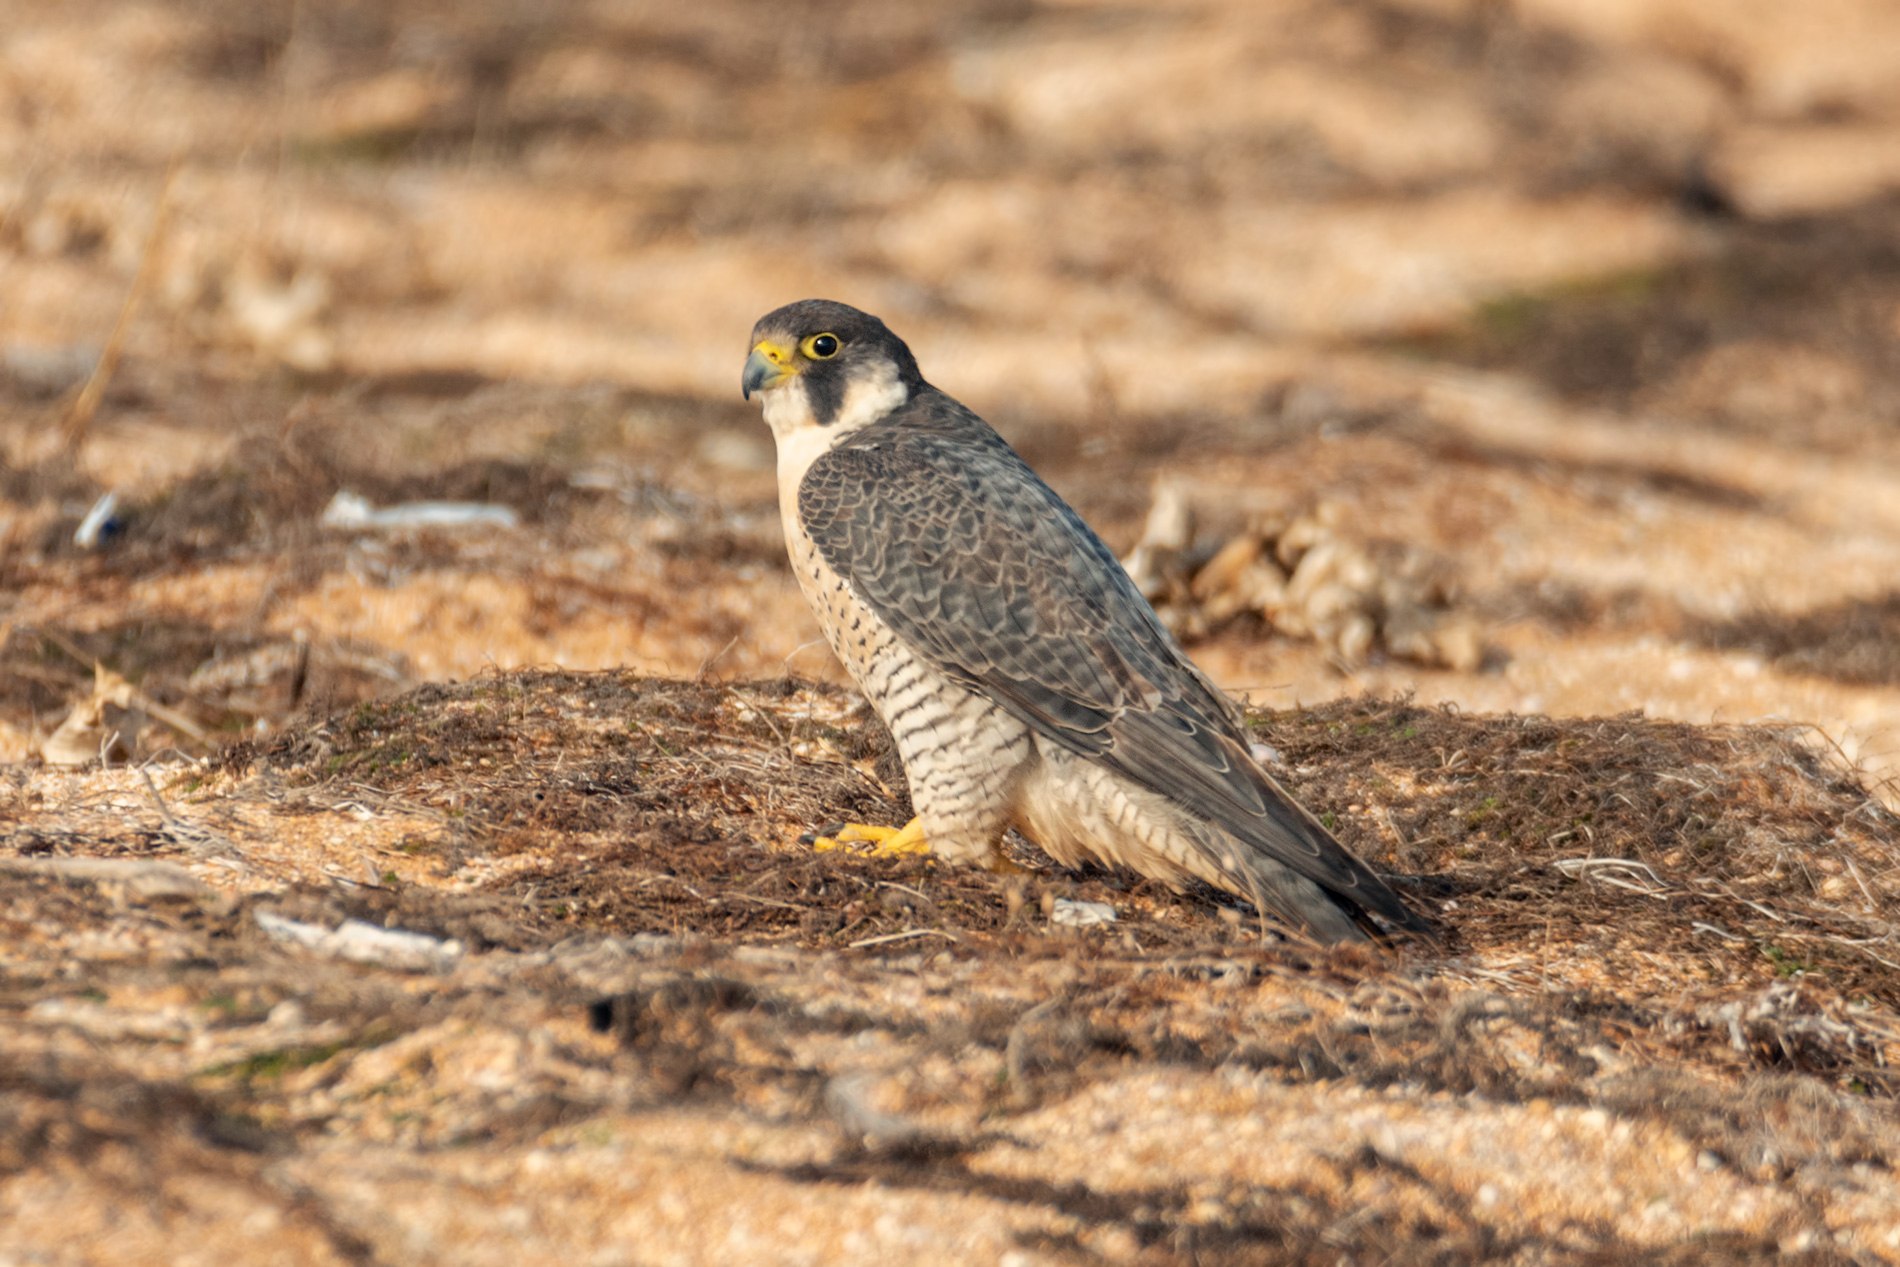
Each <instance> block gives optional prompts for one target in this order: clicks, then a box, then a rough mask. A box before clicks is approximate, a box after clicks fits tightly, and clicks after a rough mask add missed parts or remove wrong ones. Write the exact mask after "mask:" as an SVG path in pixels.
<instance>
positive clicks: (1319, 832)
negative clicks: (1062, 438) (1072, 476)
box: [798, 396, 1427, 929]
mask: <svg viewBox="0 0 1900 1267" xmlns="http://www.w3.org/2000/svg"><path fill="white" fill-rule="evenodd" d="M919 408H928V409H929V410H932V411H934V412H935V413H936V415H937V417H936V418H935V419H934V422H935V423H936V424H938V425H927V426H923V427H911V426H908V425H904V424H903V423H899V424H898V425H892V426H882V427H877V428H869V429H866V431H864V432H861V433H859V435H857V436H854V437H852V438H851V439H849V440H847V441H846V442H845V443H843V444H841V445H839V446H838V447H837V448H834V449H833V450H831V451H830V452H829V453H826V454H825V455H823V456H822V457H820V458H819V459H818V460H817V461H815V462H814V463H813V464H812V466H811V468H810V470H809V471H808V472H807V473H806V476H805V478H804V481H803V482H802V483H801V484H800V486H799V494H798V511H799V516H800V518H801V520H802V521H803V523H804V526H805V528H806V530H807V531H808V532H809V533H810V534H811V537H812V540H813V542H814V543H815V544H816V545H817V548H818V550H819V552H820V553H821V554H822V555H823V556H824V558H825V561H826V562H827V563H829V564H830V565H831V566H832V568H834V569H835V570H836V571H837V572H838V573H839V575H840V576H843V577H845V578H847V579H848V580H849V581H850V583H851V585H852V586H853V587H854V588H855V589H856V590H857V592H858V595H859V597H860V598H861V599H862V600H863V601H864V602H866V603H868V604H870V606H871V607H872V609H873V610H875V611H876V612H877V614H878V616H879V617H880V618H882V619H883V620H884V621H885V622H886V623H887V624H889V625H890V626H891V628H892V629H893V631H894V632H896V633H897V635H898V636H899V637H901V638H903V639H904V640H905V642H907V643H908V644H910V645H911V646H912V647H913V648H914V649H916V650H917V651H918V652H919V653H920V654H922V655H924V656H925V657H927V658H928V659H929V660H930V662H931V663H932V664H933V666H934V667H936V668H937V669H938V670H939V671H941V672H943V673H944V674H946V675H947V676H948V677H950V678H951V679H952V680H954V681H958V682H961V683H963V684H964V685H966V686H969V687H971V688H972V689H975V690H978V691H980V692H981V693H982V694H984V695H985V696H987V697H989V698H991V699H993V700H995V701H996V702H997V703H998V704H999V705H1001V706H1002V707H1003V708H1005V709H1007V710H1009V711H1010V712H1011V713H1012V714H1014V715H1016V716H1017V717H1019V718H1021V719H1022V720H1024V721H1025V722H1027V723H1028V724H1030V725H1031V726H1033V727H1034V728H1035V729H1036V730H1037V732H1038V733H1040V734H1043V735H1045V736H1048V737H1050V738H1052V739H1054V740H1055V741H1057V742H1058V743H1061V744H1062V745H1064V746H1065V747H1067V748H1069V749H1071V750H1072V751H1074V752H1076V753H1079V754H1081V755H1084V756H1087V757H1091V758H1093V759H1095V760H1097V761H1100V762H1101V763H1102V764H1104V765H1106V766H1108V767H1109V768H1111V769H1113V770H1115V771H1116V772H1117V773H1119V774H1121V775H1123V776H1124V777H1126V778H1129V779H1131V780H1133V781H1134V782H1135V783H1137V784H1139V785H1141V786H1143V787H1145V788H1148V789H1150V790H1151V791H1154V792H1156V793H1158V794H1160V795H1162V796H1165V797H1167V798H1169V799H1170V800H1172V801H1174V802H1175V803H1177V804H1179V805H1181V806H1182V807H1183V808H1184V809H1186V810H1188V811H1189V812H1191V813H1193V814H1196V815H1198V816H1200V817H1202V818H1204V819H1206V820H1208V821H1210V822H1213V823H1216V824H1218V825H1219V826H1220V827H1222V828H1224V829H1226V830H1227V831H1228V832H1229V833H1231V834H1232V835H1234V836H1236V837H1238V838H1239V839H1241V840H1242V841H1244V842H1246V843H1247V844H1249V845H1251V846H1253V847H1254V848H1256V849H1258V850H1259V851H1261V852H1262V853H1263V854H1265V855H1266V856H1267V857H1270V858H1272V859H1274V860H1275V861H1277V862H1279V863H1281V864H1282V865H1284V866H1286V867H1288V868H1289V869H1291V870H1293V871H1294V872H1297V873H1298V874H1300V875H1303V876H1305V877H1306V878H1308V879H1309V880H1312V881H1313V882H1314V883H1316V884H1318V885H1320V886H1321V887H1322V888H1325V889H1327V890H1329V891H1331V892H1332V893H1334V894H1335V895H1337V896H1338V897H1339V898H1341V899H1342V900H1344V901H1345V902H1346V903H1347V904H1349V905H1352V906H1356V907H1359V908H1362V909H1365V910H1370V911H1373V912H1376V913H1377V914H1378V915H1380V916H1382V917H1383V918H1385V919H1387V920H1389V921H1391V922H1392V923H1394V924H1396V925H1399V926H1401V927H1405V928H1414V929H1422V928H1425V927H1427V925H1426V924H1425V922H1424V921H1423V920H1421V919H1420V918H1419V917H1418V916H1417V915H1415V914H1414V913H1413V912H1411V911H1410V910H1409V909H1407V908H1406V906H1405V905H1404V903H1402V902H1401V901H1400V900H1399V899H1398V897H1397V895H1396V894H1394V893H1393V892H1392V891H1391V890H1390V889H1389V888H1387V887H1386V885H1385V884H1384V883H1383V882H1381V881H1380V880H1379V879H1378V877H1377V876H1375V875H1373V874H1372V872H1371V871H1370V870H1368V869H1367V868H1366V867H1365V865H1364V864H1363V863H1361V862H1360V861H1359V860H1358V859H1357V858H1354V857H1353V856H1352V855H1351V854H1350V853H1348V852H1347V851H1346V850H1345V849H1344V848H1342V847H1341V846H1340V845H1339V844H1338V842H1336V841H1335V840H1333V839H1332V837H1331V836H1330V835H1329V834H1328V833H1327V832H1326V830H1325V829H1324V828H1323V827H1321V826H1320V825H1319V824H1318V823H1317V822H1315V821H1314V820H1313V819H1312V817H1311V816H1310V815H1309V814H1307V813H1306V812H1305V811H1304V810H1302V809H1301V808H1300V807H1299V806H1298V805H1297V804H1295V803H1294V801H1293V800H1292V798H1291V797H1289V796H1288V795H1287V794H1286V793H1285V792H1284V791H1283V790H1282V789H1281V788H1280V787H1279V785H1278V784H1276V783H1274V781H1273V780H1272V779H1271V778H1269V777H1268V776H1267V774H1266V773H1265V772H1264V771H1262V770H1261V769H1260V768H1259V766H1258V764H1257V763H1256V762H1254V761H1253V759H1252V757H1251V756H1250V754H1249V753H1248V748H1247V743H1246V740H1245V737H1244V736H1243V734H1242V733H1241V731H1240V729H1239V727H1238V725H1237V724H1236V722H1235V720H1234V717H1235V714H1234V712H1233V709H1232V706H1231V704H1229V702H1228V701H1227V700H1226V699H1225V698H1224V697H1223V696H1221V695H1220V693H1219V692H1218V691H1217V690H1215V689H1214V688H1213V687H1212V686H1211V685H1210V684H1209V683H1208V682H1207V680H1206V679H1205V678H1204V677H1203V676H1202V675H1201V674H1200V673H1199V671H1198V670H1196V669H1195V668H1194V667H1193V666H1192V665H1191V664H1189V663H1188V661H1187V658H1186V657H1185V655H1183V654H1182V652H1181V650H1180V648H1179V647H1178V646H1176V645H1175V642H1174V640H1173V638H1172V637H1171V636H1170V635H1169V634H1168V633H1167V631H1166V630H1165V629H1163V628H1162V626H1161V623H1160V621H1159V620H1158V619H1157V618H1156V617H1155V614H1154V611H1153V609H1152V608H1150V607H1149V606H1148V603H1147V601H1146V600H1144V599H1143V598H1142V597H1141V595H1140V594H1139V593H1138V592H1137V591H1136V590H1135V587H1134V584H1133V583H1132V582H1131V581H1130V580H1129V579H1128V575H1127V573H1126V572H1124V571H1123V570H1122V567H1121V564H1120V562H1119V561H1118V560H1117V559H1116V558H1115V556H1114V554H1113V553H1112V552H1111V551H1110V550H1109V549H1108V547H1107V546H1106V545H1104V544H1103V543H1102V541H1101V539H1100V538H1098V537H1097V536H1096V535H1095V534H1094V533H1093V532H1092V531H1091V530H1090V529H1089V528H1088V526H1087V525H1086V524H1084V523H1083V522H1082V520H1081V518H1080V517H1079V516H1077V515H1076V513H1075V512H1074V510H1072V509H1071V508H1070V507H1069V505H1068V504H1067V503H1066V502H1064V501H1063V500H1062V499H1061V498H1060V497H1058V496H1057V495H1056V494H1055V492H1054V491H1053V490H1052V489H1050V488H1049V487H1048V486H1047V485H1046V484H1044V483H1043V482H1042V481H1041V480H1040V479H1039V478H1037V476H1036V475H1035V473H1034V472H1033V471H1031V470H1030V469H1029V468H1028V466H1026V465H1025V464H1024V463H1023V462H1022V460H1021V459H1020V458H1018V457H1017V456H1016V454H1015V452H1014V451H1013V450H1012V449H1010V448H1009V446H1008V445H1007V444H1005V443H1004V442H1003V441H1002V439H1001V438H1000V437H998V436H996V434H995V433H994V432H993V431H991V430H990V429H989V427H988V425H987V424H985V423H983V422H982V421H981V420H980V419H978V418H976V416H975V415H973V414H969V413H967V411H964V410H963V409H962V407H961V406H960V405H957V404H955V402H953V401H950V400H949V399H948V398H947V397H941V396H937V397H936V398H935V399H934V400H925V401H919V402H914V403H913V404H912V405H911V406H910V409H911V410H912V411H916V410H918V409H919ZM946 415H947V416H946ZM945 424H947V425H945ZM1230 869H1231V866H1230ZM1236 879H1240V880H1242V881H1243V883H1245V882H1246V879H1245V877H1240V876H1237V877H1236Z"/></svg>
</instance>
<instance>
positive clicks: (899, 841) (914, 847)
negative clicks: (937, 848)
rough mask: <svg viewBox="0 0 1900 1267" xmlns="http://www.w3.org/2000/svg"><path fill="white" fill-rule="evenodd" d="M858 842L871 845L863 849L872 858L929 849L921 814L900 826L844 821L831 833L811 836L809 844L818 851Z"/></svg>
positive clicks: (911, 855) (916, 853) (910, 854)
mask: <svg viewBox="0 0 1900 1267" xmlns="http://www.w3.org/2000/svg"><path fill="white" fill-rule="evenodd" d="M860 844H868V845H872V846H874V847H873V848H872V849H870V850H868V851H866V856H867V857H871V858H915V857H921V856H925V855H928V854H929V853H930V845H929V842H927V841H926V840H925V839H924V825H923V820H922V819H920V818H913V819H911V820H910V821H909V822H908V823H906V824H904V825H903V826H902V827H875V826H872V825H871V824H869V823H846V824H845V825H844V826H843V827H840V828H839V829H838V830H837V831H835V832H834V833H832V834H831V835H829V836H818V837H815V838H814V839H813V840H812V848H813V849H816V850H817V851H819V852H820V853H828V852H830V851H831V850H833V849H843V848H844V847H845V846H847V845H860Z"/></svg>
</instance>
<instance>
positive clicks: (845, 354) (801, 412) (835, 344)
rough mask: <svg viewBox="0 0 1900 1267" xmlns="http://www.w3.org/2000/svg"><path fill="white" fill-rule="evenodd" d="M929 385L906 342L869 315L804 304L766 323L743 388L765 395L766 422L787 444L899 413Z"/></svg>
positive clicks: (825, 303)
mask: <svg viewBox="0 0 1900 1267" xmlns="http://www.w3.org/2000/svg"><path fill="white" fill-rule="evenodd" d="M923 384H924V379H923V375H921V374H919V373H918V372H917V358H916V357H914V356H912V355H911V354H910V349H909V348H907V347H905V346H904V341H903V340H902V339H900V338H898V337H897V336H896V335H894V334H892V333H891V332H890V329H889V328H888V327H886V326H885V324H884V323H883V322H882V321H879V320H878V319H877V318H876V317H873V316H872V315H871V314H870V313H868V312H859V311H858V310H857V309H856V308H853V307H851V306H850V305H848V304H841V303H834V302H832V301H831V300H829V299H801V300H799V301H798V302H797V303H795V304H786V305H785V306H784V307H783V308H780V309H778V310H776V311H774V312H768V313H767V314H765V316H763V317H760V318H759V322H758V324H757V325H755V326H753V327H752V354H751V355H750V356H748V357H747V358H746V363H745V375H744V377H743V378H741V379H740V387H741V388H742V389H743V390H744V392H745V395H746V398H747V399H748V400H750V399H751V398H752V393H753V392H763V393H765V402H764V403H765V421H766V423H767V425H769V426H770V427H771V428H772V433H773V434H774V435H775V436H777V437H779V438H780V439H784V438H785V437H786V436H788V435H790V434H792V433H793V432H796V431H800V430H803V429H805V428H808V427H818V428H822V429H824V430H826V431H827V432H830V433H831V434H832V436H833V437H836V436H841V435H844V434H846V433H848V432H851V431H856V430H857V429H858V428H859V427H862V426H865V425H867V424H869V423H873V422H876V421H877V420H878V419H880V418H882V417H884V416H885V415H887V414H889V413H890V412H891V411H892V410H894V409H898V408H900V407H901V406H902V405H903V404H904V403H905V402H906V401H908V400H909V399H910V397H911V394H912V393H913V392H915V391H916V390H917V389H918V388H920V387H922V386H923Z"/></svg>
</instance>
